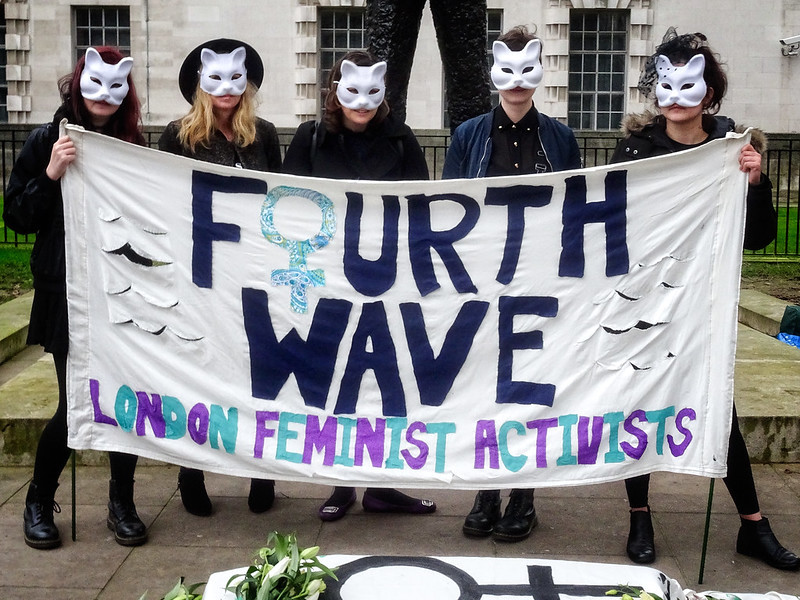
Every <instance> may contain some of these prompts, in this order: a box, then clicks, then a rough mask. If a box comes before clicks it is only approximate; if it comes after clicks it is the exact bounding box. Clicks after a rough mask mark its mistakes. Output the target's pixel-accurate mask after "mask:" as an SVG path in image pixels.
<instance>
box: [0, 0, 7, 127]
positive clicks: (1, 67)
mask: <svg viewBox="0 0 800 600" xmlns="http://www.w3.org/2000/svg"><path fill="white" fill-rule="evenodd" d="M7 64H8V59H7V57H6V5H5V4H0V122H3V123H7V122H8V79H7V78H6V65H7Z"/></svg>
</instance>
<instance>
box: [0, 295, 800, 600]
mask: <svg viewBox="0 0 800 600" xmlns="http://www.w3.org/2000/svg"><path fill="white" fill-rule="evenodd" d="M740 306H741V308H742V310H740V321H741V322H742V326H741V327H740V332H739V344H738V350H737V361H736V376H735V377H736V379H735V380H736V390H735V397H736V404H737V407H738V411H739V416H740V425H741V427H742V430H743V433H744V435H745V438H746V441H747V444H748V448H749V450H750V453H751V458H752V459H753V460H754V461H755V462H758V463H762V464H754V472H755V477H756V485H757V488H758V491H759V497H760V501H761V508H762V512H763V513H764V514H765V516H767V517H769V519H770V521H771V523H772V526H773V530H774V531H775V532H776V534H777V536H778V538H779V539H780V540H781V542H782V543H783V544H784V545H785V546H786V547H788V548H790V549H793V550H795V551H797V552H800V434H798V431H800V425H799V424H798V423H799V422H800V369H798V364H800V363H798V359H800V354H798V352H799V351H798V350H797V349H794V348H791V347H788V346H786V345H784V344H781V343H780V342H778V341H776V340H774V339H772V338H770V337H769V335H770V334H768V333H767V332H766V331H765V330H769V328H774V326H775V319H776V318H777V320H778V321H779V320H780V314H779V313H781V312H782V307H781V306H780V305H779V303H776V302H774V299H770V298H769V297H762V296H761V295H757V294H755V295H754V294H749V293H743V297H742V302H740ZM1 308H2V307H0V309H1ZM18 312H20V311H18ZM21 312H22V313H24V311H21ZM776 315H777V316H776ZM759 319H760V320H761V322H759ZM11 320H12V317H7V316H6V315H5V314H3V313H2V310H0V330H2V329H3V326H5V325H8V324H9V323H10V321H11ZM0 333H2V331H0ZM765 333H766V335H765ZM16 337H17V338H18V337H19V335H18V334H17V335H16ZM23 339H24V338H23ZM10 354H13V358H12V359H11V360H9V361H7V362H5V363H4V364H2V365H0V599H2V600H16V599H22V598H26V599H27V598H57V599H65V600H69V599H80V600H83V599H90V598H100V599H112V598H113V599H115V600H117V599H128V598H130V599H132V600H137V599H138V598H139V597H140V596H141V595H142V594H143V593H144V592H145V591H147V590H149V594H148V598H150V599H151V600H152V599H154V598H161V596H162V595H163V594H164V593H166V592H167V591H168V590H169V589H170V588H171V587H172V586H173V585H174V584H175V582H176V581H177V580H178V578H179V577H181V576H183V577H185V578H186V580H187V582H202V581H206V580H207V579H208V577H209V575H210V574H211V573H214V572H217V571H222V570H227V569H231V568H235V567H240V566H245V565H247V564H248V563H249V561H250V559H251V556H252V553H253V552H254V551H255V550H256V549H257V548H259V547H260V546H262V545H264V543H265V541H266V537H267V535H268V533H269V532H270V531H272V530H277V531H281V532H289V531H295V532H296V533H297V536H298V539H299V542H300V544H301V545H303V546H311V545H320V546H321V548H322V552H323V553H326V554H388V555H416V556H419V555H427V556H489V557H536V558H547V559H564V560H578V561H589V562H602V563H616V564H628V559H627V557H626V555H625V540H626V536H627V532H628V513H627V509H626V502H625V492H624V486H623V484H622V483H610V484H602V485H594V486H585V487H571V488H559V489H543V490H539V491H537V492H536V498H537V500H536V506H537V512H538V514H539V521H540V523H539V526H538V527H537V529H535V530H534V532H533V534H532V535H531V537H530V538H529V539H527V540H525V541H523V542H520V543H517V544H504V543H497V542H494V541H492V540H491V539H482V540H474V539H469V538H466V537H464V536H463V535H462V533H461V524H462V522H463V517H464V515H465V514H466V512H468V511H469V508H470V507H471V505H472V498H473V493H472V492H465V491H458V490H436V491H429V492H427V493H425V494H423V495H425V496H427V497H430V498H433V499H434V500H435V501H436V502H437V505H438V510H437V511H436V513H434V514H432V515H425V516H405V515H384V514H374V513H365V512H364V511H363V510H362V509H361V507H360V505H356V506H354V507H353V508H352V509H351V511H350V514H349V515H348V516H347V517H346V518H344V519H343V520H341V521H338V522H335V523H322V522H321V521H320V520H319V519H318V518H317V517H316V510H317V507H318V505H319V504H320V502H321V500H322V499H324V498H325V497H327V494H328V493H329V488H327V487H323V486H317V485H312V484H308V483H288V482H278V483H277V485H276V490H277V492H278V498H277V500H276V502H275V506H274V507H273V508H272V509H271V510H270V511H268V512H266V513H264V514H261V515H255V514H252V513H250V512H249V511H248V509H247V492H248V481H247V480H244V479H239V478H233V477H226V476H221V475H215V474H207V482H208V489H209V493H210V495H211V497H212V500H213V501H214V505H215V512H214V514H213V515H212V516H211V517H209V518H201V517H194V516H192V515H189V514H188V513H186V512H185V511H184V510H183V507H182V505H181V500H180V494H179V493H178V492H177V491H176V480H177V467H175V466H172V465H166V464H162V463H158V462H156V461H143V463H142V464H141V465H140V467H139V468H138V469H137V472H136V502H137V507H138V509H139V513H140V515H141V517H142V519H143V520H144V521H145V522H146V523H147V524H148V526H149V527H150V540H149V542H148V543H147V544H146V545H144V546H141V547H138V548H125V547H122V546H119V545H118V544H116V543H115V541H114V539H113V536H112V535H111V532H110V531H109V530H108V529H107V527H106V524H105V519H106V512H107V511H106V507H105V503H106V501H107V496H108V490H107V486H108V483H107V480H108V469H107V467H106V466H105V465H103V464H102V463H103V456H102V455H101V454H99V453H91V452H88V453H81V460H80V463H81V464H79V466H78V468H77V478H76V481H77V489H76V515H77V540H76V541H72V540H71V535H70V534H71V527H70V519H71V512H72V502H71V489H70V488H71V484H70V470H69V467H68V468H67V469H66V470H65V472H64V474H63V476H62V479H61V487H60V488H59V491H58V494H57V496H56V500H57V501H58V502H59V504H60V505H61V508H62V512H61V513H60V514H57V515H56V523H57V524H58V525H59V527H60V529H61V534H62V538H63V539H64V544H63V546H62V547H61V548H59V549H56V550H51V551H40V550H33V549H31V548H28V547H27V546H26V545H25V543H24V541H23V537H22V510H23V506H24V498H25V492H26V489H27V486H28V483H29V481H30V477H31V464H32V457H33V455H34V453H35V443H36V440H37V439H38V431H40V429H41V426H43V424H44V423H45V422H46V420H47V419H48V418H49V415H50V414H51V413H52V411H53V409H54V403H53V394H54V389H55V385H54V374H53V372H52V362H51V361H49V360H48V357H46V356H44V357H43V356H42V354H41V352H40V351H39V350H37V349H34V348H29V349H27V350H23V351H22V352H18V353H16V354H15V353H13V352H11V353H10ZM708 490H709V480H708V479H705V478H701V477H695V476H689V475H673V474H668V473H657V474H655V475H654V476H653V481H652V485H651V495H650V500H651V505H652V508H653V517H654V523H655V529H656V550H657V553H658V559H657V561H656V562H655V564H654V565H653V566H654V567H656V568H658V569H660V570H662V571H664V572H665V573H666V574H668V575H669V576H670V577H672V578H674V579H676V580H677V581H679V582H680V583H681V584H682V586H683V587H684V588H692V589H695V590H720V591H725V592H740V593H744V592H761V593H764V592H767V591H771V590H774V591H778V592H782V593H785V594H793V595H800V572H790V573H787V572H781V571H776V570H775V569H772V568H770V567H767V566H766V565H764V564H763V563H760V562H758V561H756V560H754V559H751V558H748V557H745V556H740V555H738V554H737V553H736V551H735V540H736V532H737V529H738V524H739V519H738V516H737V515H736V511H735V508H734V506H733V503H732V501H731V500H730V497H729V496H728V495H727V492H726V490H725V487H724V486H723V485H722V482H721V481H717V485H716V491H715V495H714V503H713V514H712V517H711V528H710V539H709V547H708V554H707V557H706V563H705V572H704V581H703V583H702V584H700V583H698V575H699V569H700V556H701V546H702V537H703V526H704V522H705V511H706V502H707V497H708ZM621 583H624V582H621Z"/></svg>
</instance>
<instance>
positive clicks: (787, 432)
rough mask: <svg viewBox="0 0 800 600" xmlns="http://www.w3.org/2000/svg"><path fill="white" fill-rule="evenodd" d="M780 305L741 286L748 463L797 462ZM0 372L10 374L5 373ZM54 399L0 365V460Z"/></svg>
mask: <svg viewBox="0 0 800 600" xmlns="http://www.w3.org/2000/svg"><path fill="white" fill-rule="evenodd" d="M3 306H4V305H0V311H2V309H3ZM28 306H30V305H28ZM785 306H786V303H785V302H782V301H780V300H777V299H775V298H772V297H770V296H766V295H765V294H760V293H758V292H753V291H751V290H742V295H741V298H740V312H739V314H740V321H741V323H742V324H741V326H740V327H739V333H738V338H737V352H736V366H735V375H734V377H735V379H734V399H735V402H736V407H737V411H738V415H739V423H740V427H741V428H742V433H743V435H744V437H745V441H746V442H747V447H748V450H749V452H750V457H751V460H752V461H753V462H754V463H792V462H795V463H796V462H800V368H798V366H800V349H797V348H794V347H792V346H788V345H786V344H784V343H782V342H780V341H778V340H776V339H775V338H774V337H772V336H773V335H774V334H771V333H769V332H771V331H775V332H776V333H777V329H776V328H777V326H778V324H779V323H780V319H781V317H782V316H783V310H784V309H785ZM1 318H3V314H2V313H0V319H1ZM765 330H766V331H765ZM2 373H6V374H8V373H11V375H6V377H5V378H4V377H3V376H2ZM57 398H58V390H57V386H56V378H55V371H54V368H53V362H52V358H51V357H50V355H47V354H44V353H42V352H41V350H39V349H36V348H29V349H28V350H26V351H24V352H22V353H19V354H17V355H16V356H14V358H13V359H11V360H10V361H8V362H7V363H6V364H3V365H0V466H14V465H17V466H23V465H24V466H30V465H32V464H33V459H34V455H35V452H36V444H37V441H38V439H39V435H40V434H41V431H42V429H43V428H44V426H45V424H46V423H47V421H48V420H49V419H50V417H51V416H52V414H53V412H54V411H55V408H56V405H57ZM78 458H79V461H80V462H81V463H82V464H99V463H102V462H104V461H105V460H106V459H105V453H100V452H93V451H84V452H81V453H80V454H79V457H78Z"/></svg>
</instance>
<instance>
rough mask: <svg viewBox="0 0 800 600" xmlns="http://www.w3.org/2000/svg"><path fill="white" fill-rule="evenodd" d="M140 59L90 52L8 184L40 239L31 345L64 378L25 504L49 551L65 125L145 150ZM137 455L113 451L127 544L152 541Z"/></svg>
mask: <svg viewBox="0 0 800 600" xmlns="http://www.w3.org/2000/svg"><path fill="white" fill-rule="evenodd" d="M132 62H133V61H132V59H131V58H125V57H123V56H122V54H120V52H119V51H117V50H116V49H113V48H107V47H98V48H89V49H87V50H86V54H85V55H84V56H83V57H81V59H80V60H78V62H77V64H76V65H75V69H74V71H73V72H72V73H70V74H69V75H67V76H65V77H63V78H61V79H60V80H59V82H58V85H59V90H60V93H61V100H62V104H61V106H60V107H59V108H58V110H57V111H56V113H55V115H54V117H53V120H52V121H51V122H50V123H47V124H46V125H42V126H41V127H38V128H37V129H34V130H33V132H31V134H30V136H29V137H28V139H27V141H26V142H25V146H24V147H23V148H22V151H21V152H20V155H19V157H18V158H17V161H16V163H15V164H14V168H13V170H12V171H11V177H10V179H9V182H8V188H7V190H6V196H5V206H4V209H3V218H4V219H5V222H6V225H8V226H9V227H10V228H11V229H13V230H14V231H16V232H18V233H25V234H36V241H35V242H34V245H33V252H32V254H31V271H32V273H33V287H34V290H35V293H34V299H33V307H32V308H31V318H30V327H29V329H28V340H27V341H28V344H40V345H42V346H43V347H44V349H45V351H46V352H50V353H51V354H52V355H53V361H54V363H55V367H56V376H57V379H58V408H57V409H56V412H55V414H54V415H53V417H52V419H51V420H50V422H49V423H48V424H47V426H46V427H45V428H44V431H42V435H41V437H40V438H39V445H38V448H37V450H36V462H35V465H34V470H33V480H32V481H31V484H30V487H29V488H28V495H27V497H26V499H25V512H24V532H25V543H26V544H28V546H31V547H32V548H38V549H49V548H55V547H57V546H59V545H60V544H61V538H60V536H59V533H58V528H57V527H56V525H55V522H54V519H53V512H54V510H55V511H56V512H59V511H60V508H59V506H58V504H57V503H56V502H55V499H54V496H55V493H56V488H57V487H58V478H59V476H60V475H61V471H62V470H63V469H64V466H65V465H66V463H67V459H68V458H69V455H70V449H69V448H68V447H67V390H66V371H67V352H68V350H69V330H68V326H67V293H66V268H65V262H64V211H63V206H62V198H61V187H60V183H59V180H60V179H61V176H62V175H64V172H65V171H66V170H67V168H68V167H69V165H70V163H72V162H73V161H74V160H75V156H76V149H75V146H74V144H73V143H72V141H71V140H70V139H69V137H68V136H62V137H59V123H60V122H61V121H62V120H63V119H66V120H67V121H68V122H69V123H74V124H75V125H80V126H82V127H84V128H85V129H88V130H89V131H96V132H98V133H102V134H105V135H109V136H112V137H115V138H118V139H120V140H124V141H126V142H131V143H134V144H140V145H143V144H144V136H143V135H142V128H141V112H140V105H139V100H138V98H137V96H136V89H135V87H134V85H133V79H132V78H131V75H130V70H131V66H132ZM136 461H137V457H136V456H133V455H130V454H122V453H119V452H109V462H110V465H111V480H110V481H109V502H108V520H107V523H108V527H109V529H111V530H112V531H113V532H114V537H115V539H116V541H117V542H118V543H119V544H122V545H123V546H138V545H140V544H143V543H144V542H145V541H147V528H146V527H145V525H144V523H142V521H141V519H139V516H138V515H137V514H136V507H135V506H134V503H133V473H134V469H135V468H136Z"/></svg>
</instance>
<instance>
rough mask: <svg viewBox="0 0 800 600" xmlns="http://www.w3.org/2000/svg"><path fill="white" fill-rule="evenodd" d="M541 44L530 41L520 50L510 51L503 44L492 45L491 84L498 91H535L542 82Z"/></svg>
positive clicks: (536, 41) (495, 43) (496, 42)
mask: <svg viewBox="0 0 800 600" xmlns="http://www.w3.org/2000/svg"><path fill="white" fill-rule="evenodd" d="M541 51H542V42H541V41H540V40H538V39H537V40H530V41H529V42H528V43H527V44H525V47H524V48H523V49H522V50H519V51H516V52H515V51H514V50H511V49H510V48H509V47H508V46H506V44H505V43H504V42H498V41H495V42H494V44H492V55H493V56H494V64H493V65H492V70H491V76H492V83H494V86H495V87H496V88H497V89H498V90H513V89H514V88H518V87H520V88H524V89H526V90H533V89H536V88H537V87H538V86H539V84H540V83H541V82H542V77H543V76H544V69H543V68H542V63H541Z"/></svg>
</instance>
